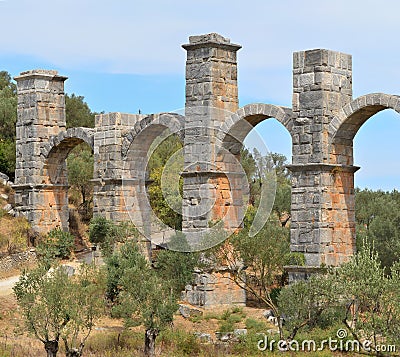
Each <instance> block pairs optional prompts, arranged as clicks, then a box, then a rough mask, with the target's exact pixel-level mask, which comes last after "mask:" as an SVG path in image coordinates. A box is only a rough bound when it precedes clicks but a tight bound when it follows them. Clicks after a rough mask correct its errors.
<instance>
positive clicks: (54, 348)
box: [44, 340, 58, 357]
mask: <svg viewBox="0 0 400 357" xmlns="http://www.w3.org/2000/svg"><path fill="white" fill-rule="evenodd" d="M44 349H45V350H46V352H47V357H56V356H57V352H58V341H57V340H54V341H46V342H44Z"/></svg>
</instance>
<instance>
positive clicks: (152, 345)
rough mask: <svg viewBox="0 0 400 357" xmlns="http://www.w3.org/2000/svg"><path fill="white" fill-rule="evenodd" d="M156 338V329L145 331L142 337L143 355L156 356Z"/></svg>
mask: <svg viewBox="0 0 400 357" xmlns="http://www.w3.org/2000/svg"><path fill="white" fill-rule="evenodd" d="M157 336H158V330H157V329H154V328H150V329H147V330H146V333H145V335H144V354H145V355H146V356H148V357H154V356H155V355H156V338H157Z"/></svg>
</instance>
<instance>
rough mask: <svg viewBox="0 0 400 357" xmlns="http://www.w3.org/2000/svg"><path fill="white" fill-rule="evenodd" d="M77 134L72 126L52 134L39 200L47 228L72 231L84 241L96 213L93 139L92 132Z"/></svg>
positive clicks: (46, 154)
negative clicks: (93, 181) (90, 133)
mask: <svg viewBox="0 0 400 357" xmlns="http://www.w3.org/2000/svg"><path fill="white" fill-rule="evenodd" d="M81 134H82V133H81ZM75 135H76V130H75V129H69V130H68V131H66V132H62V133H60V134H59V135H58V136H56V137H53V138H51V140H50V142H49V146H48V148H47V149H48V151H47V152H46V153H45V156H46V159H45V162H44V166H43V180H42V185H43V188H42V190H41V192H40V194H41V198H40V200H39V201H40V202H38V203H39V205H40V206H42V207H43V214H42V218H41V220H42V224H43V226H46V231H49V230H51V229H53V228H56V227H59V228H61V229H63V230H65V231H70V233H71V234H73V235H74V237H75V242H76V244H78V245H84V241H83V238H84V236H85V231H86V228H85V226H86V225H87V224H88V223H89V221H90V219H91V217H92V214H93V205H92V202H93V201H92V197H93V187H92V183H91V180H92V178H93V141H92V139H91V136H90V135H87V134H83V135H78V136H75Z"/></svg>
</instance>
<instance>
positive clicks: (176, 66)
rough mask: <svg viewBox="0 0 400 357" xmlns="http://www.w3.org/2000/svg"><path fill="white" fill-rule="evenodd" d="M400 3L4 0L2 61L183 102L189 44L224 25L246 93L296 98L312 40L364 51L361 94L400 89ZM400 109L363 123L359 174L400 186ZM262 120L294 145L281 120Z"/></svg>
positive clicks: (167, 104) (265, 98) (154, 104)
mask: <svg viewBox="0 0 400 357" xmlns="http://www.w3.org/2000/svg"><path fill="white" fill-rule="evenodd" d="M399 11H400V3H399V2H398V1H395V0H381V1H379V2H377V1H370V0H364V1H359V0H353V1H348V0H336V1H329V2H328V1H321V0H319V1H314V0H303V1H295V0H280V1H266V0H259V1H247V2H243V1H238V0H229V1H222V0H220V1H215V0H202V1H201V2H199V1H196V2H192V1H187V0H186V1H181V0H177V1H168V0H164V1H161V0H158V1H152V0H148V1H138V0H135V1H129V0H115V1H104V0H96V1H95V0H69V1H66V0H0V15H1V21H0V31H1V34H2V36H1V38H0V69H1V70H8V71H9V72H10V73H11V74H12V75H13V76H14V75H17V74H18V73H19V72H21V71H25V70H28V69H33V68H46V69H57V70H58V71H59V72H60V74H62V75H66V76H68V77H69V79H68V81H67V82H66V90H67V92H69V93H76V94H79V95H83V96H85V99H86V101H87V102H88V104H89V106H90V107H91V108H92V110H95V111H106V112H111V111H121V112H133V113H135V112H137V111H138V110H139V109H140V110H141V111H142V112H144V113H150V112H160V111H173V110H176V109H180V108H182V107H183V106H184V63H185V51H184V50H183V49H182V48H181V47H180V46H181V44H183V43H186V42H187V41H188V37H189V36H190V35H195V34H203V33H209V32H218V33H221V34H222V35H224V36H226V37H229V38H230V39H231V40H232V42H235V43H239V44H241V45H242V46H243V48H242V49H241V50H240V52H239V56H238V61H239V98H240V105H245V104H248V103H252V102H264V103H273V104H279V105H286V106H291V91H292V78H291V68H292V52H294V51H298V50H305V49H312V48H328V49H332V50H337V51H341V52H346V53H350V54H352V55H353V92H354V97H358V96H359V95H362V94H366V93H370V92H384V93H390V94H399V93H400V66H399V64H400V56H399V54H400V48H399V46H398V40H397V37H398V34H399V33H400V21H398V14H399ZM399 119H400V117H399V116H398V114H396V113H393V112H391V111H385V112H383V113H381V114H378V115H376V116H374V117H373V118H372V119H371V120H369V121H368V122H367V123H366V124H365V125H364V126H363V127H362V128H361V130H360V131H359V133H358V134H357V137H356V140H355V164H356V165H358V166H361V167H362V168H361V170H360V171H359V172H358V173H357V174H356V184H357V185H358V186H360V187H370V188H374V189H377V188H382V189H385V190H391V189H393V188H397V189H400V160H399V159H398V157H397V154H396V153H397V152H400V150H399V149H400V140H399V139H398V137H399V134H398V133H400V121H399ZM257 129H258V130H259V132H260V134H261V135H262V137H263V138H264V140H265V142H266V143H267V145H268V147H269V149H270V150H271V151H276V152H281V153H284V154H285V155H287V156H290V139H289V136H288V134H287V133H285V131H284V129H283V128H282V127H280V125H279V124H277V123H276V122H275V121H273V120H270V121H267V122H265V123H263V124H261V125H260V126H259V127H258V128H257Z"/></svg>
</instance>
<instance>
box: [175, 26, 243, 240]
mask: <svg viewBox="0 0 400 357" xmlns="http://www.w3.org/2000/svg"><path fill="white" fill-rule="evenodd" d="M183 48H184V49H185V50H186V51H187V61H186V105H185V116H186V123H185V141H184V167H185V169H184V172H183V176H184V184H183V223H182V227H183V231H184V232H185V233H186V234H187V235H188V233H190V232H192V233H195V232H198V231H200V230H202V229H205V228H207V227H208V225H209V221H210V220H217V219H219V218H221V215H224V214H225V209H224V207H223V206H224V205H225V203H226V202H225V201H227V200H230V199H231V198H230V197H229V194H228V193H227V192H229V182H228V178H227V175H226V172H225V171H226V170H225V168H224V164H223V163H222V162H221V161H220V160H218V156H220V154H221V153H220V151H221V143H218V141H217V138H216V136H217V135H216V134H217V130H218V129H219V128H220V127H221V125H222V123H223V122H224V121H225V119H226V118H227V117H228V116H230V114H231V113H232V112H235V111H236V110H237V109H238V89H237V62H236V52H237V51H238V50H239V49H240V48H241V46H239V45H236V44H232V43H231V42H230V40H229V39H227V38H224V37H222V36H221V35H218V34H215V33H212V34H207V35H202V36H191V37H190V38H189V44H186V45H183Z"/></svg>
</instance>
